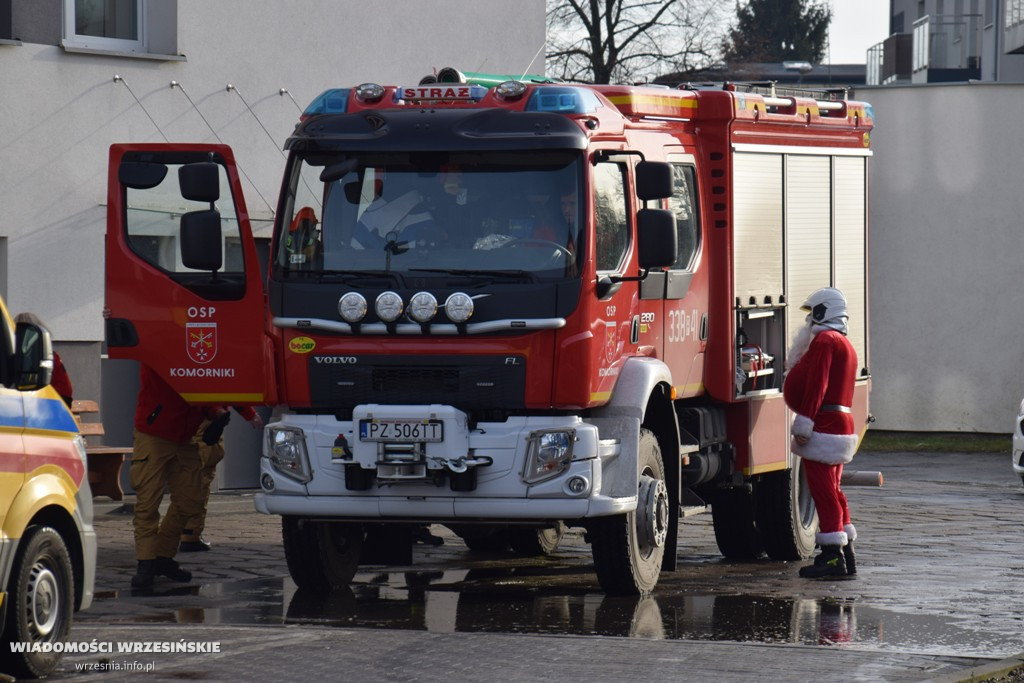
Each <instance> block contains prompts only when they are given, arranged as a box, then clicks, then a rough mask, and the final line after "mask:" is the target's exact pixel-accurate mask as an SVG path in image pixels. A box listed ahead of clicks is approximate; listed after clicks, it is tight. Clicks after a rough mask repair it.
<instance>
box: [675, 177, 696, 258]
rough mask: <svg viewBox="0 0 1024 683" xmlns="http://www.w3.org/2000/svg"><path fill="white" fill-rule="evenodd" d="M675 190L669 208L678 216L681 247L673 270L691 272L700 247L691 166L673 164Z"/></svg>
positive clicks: (677, 225)
mask: <svg viewBox="0 0 1024 683" xmlns="http://www.w3.org/2000/svg"><path fill="white" fill-rule="evenodd" d="M672 175H673V179H674V180H673V189H672V196H671V197H669V200H668V207H669V209H670V210H671V211H672V213H674V214H675V215H676V231H677V234H678V236H679V247H678V251H677V252H676V260H675V263H673V264H672V269H673V270H689V269H690V265H691V264H692V263H693V259H694V257H695V256H696V255H697V248H698V247H699V246H700V220H699V216H698V215H697V193H696V185H695V182H694V176H695V174H694V168H693V166H691V165H689V164H672Z"/></svg>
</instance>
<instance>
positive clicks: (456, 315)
mask: <svg viewBox="0 0 1024 683" xmlns="http://www.w3.org/2000/svg"><path fill="white" fill-rule="evenodd" d="M444 312H445V315H447V316H448V319H449V320H451V321H452V322H453V323H464V322H466V321H467V320H469V319H470V317H471V316H472V315H473V299H472V298H470V296H469V295H468V294H465V293H463V292H455V293H454V294H452V295H451V296H449V297H448V298H447V299H446V300H445V302H444Z"/></svg>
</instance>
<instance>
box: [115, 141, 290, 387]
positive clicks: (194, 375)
mask: <svg viewBox="0 0 1024 683" xmlns="http://www.w3.org/2000/svg"><path fill="white" fill-rule="evenodd" d="M107 195H108V196H107V241H106V310H105V312H104V314H105V316H106V318H107V321H106V337H107V353H108V355H109V357H111V358H123V359H131V360H137V361H139V362H140V363H142V364H145V365H148V366H150V367H151V368H152V369H153V370H155V371H156V372H157V373H158V374H159V375H160V376H161V377H162V378H163V379H164V380H166V381H167V383H168V384H169V385H170V386H171V387H173V388H174V389H175V390H176V391H177V392H178V393H179V394H181V396H182V397H184V398H185V400H187V401H189V402H190V403H215V404H231V405H240V404H260V403H264V404H265V403H273V402H274V401H275V400H276V396H275V393H276V390H275V388H274V386H275V385H274V381H273V380H274V378H273V368H274V365H273V345H272V341H271V339H270V337H269V336H268V335H267V334H266V324H265V322H264V291H263V282H262V278H261V272H260V266H259V261H258V258H257V254H256V245H255V241H254V239H253V235H252V229H251V227H250V224H249V217H248V213H247V212H246V208H245V201H244V199H243V198H242V191H241V184H240V183H239V179H238V172H237V169H236V167H235V162H234V157H233V155H232V153H231V149H230V148H229V147H228V146H226V145H200V144H115V145H112V146H111V148H110V166H109V178H108V189H107Z"/></svg>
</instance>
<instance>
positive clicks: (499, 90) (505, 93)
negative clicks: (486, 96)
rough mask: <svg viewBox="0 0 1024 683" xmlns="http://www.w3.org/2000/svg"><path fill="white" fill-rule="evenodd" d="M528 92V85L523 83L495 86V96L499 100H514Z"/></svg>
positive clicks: (509, 82) (511, 82) (507, 82)
mask: <svg viewBox="0 0 1024 683" xmlns="http://www.w3.org/2000/svg"><path fill="white" fill-rule="evenodd" d="M525 92H526V84H525V83H522V82H521V81H505V82H504V83H499V84H498V85H496V86H494V96H495V97H497V98H498V99H499V100H503V101H507V100H514V99H516V98H517V97H522V96H523V93H525Z"/></svg>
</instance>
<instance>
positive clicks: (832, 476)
mask: <svg viewBox="0 0 1024 683" xmlns="http://www.w3.org/2000/svg"><path fill="white" fill-rule="evenodd" d="M803 466H804V476H806V477H807V486H808V487H809V488H810V489H811V497H812V498H814V506H815V507H816V508H818V528H819V530H820V532H821V533H823V534H828V533H833V532H836V531H843V530H844V529H845V528H846V527H847V526H848V525H849V524H850V508H849V507H848V506H847V504H846V496H845V495H844V494H843V492H842V491H841V490H840V488H839V479H840V477H842V476H843V465H842V463H840V464H838V465H826V464H825V463H821V462H815V461H814V460H807V459H806V458H804V461H803ZM851 540H852V539H851Z"/></svg>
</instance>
